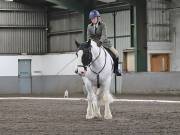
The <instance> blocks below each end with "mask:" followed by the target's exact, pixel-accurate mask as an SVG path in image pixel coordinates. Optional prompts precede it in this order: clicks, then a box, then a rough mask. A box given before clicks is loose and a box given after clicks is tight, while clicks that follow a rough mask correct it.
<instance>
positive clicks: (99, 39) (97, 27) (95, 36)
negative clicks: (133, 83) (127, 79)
mask: <svg viewBox="0 0 180 135" xmlns="http://www.w3.org/2000/svg"><path fill="white" fill-rule="evenodd" d="M89 19H90V20H91V23H90V24H89V25H88V28H87V38H88V39H92V40H94V41H95V42H96V43H97V45H98V46H101V45H103V46H104V47H105V48H106V49H107V50H109V51H110V52H112V53H113V54H114V56H115V57H114V58H113V60H114V73H115V74H116V75H117V76H121V73H120V72H119V70H118V61H119V53H118V51H117V50H116V49H115V48H114V47H113V46H112V44H111V43H110V41H109V40H108V39H107V33H106V25H105V24H104V23H103V22H102V21H101V17H100V13H99V12H98V11H97V10H92V11H91V12H90V13H89Z"/></svg>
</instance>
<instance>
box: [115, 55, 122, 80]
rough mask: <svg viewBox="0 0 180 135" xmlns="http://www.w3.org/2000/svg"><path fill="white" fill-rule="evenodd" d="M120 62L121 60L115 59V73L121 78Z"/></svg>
mask: <svg viewBox="0 0 180 135" xmlns="http://www.w3.org/2000/svg"><path fill="white" fill-rule="evenodd" d="M118 61H119V58H115V59H114V73H115V75H116V76H121V73H120V71H119V69H118Z"/></svg>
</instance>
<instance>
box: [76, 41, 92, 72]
mask: <svg viewBox="0 0 180 135" xmlns="http://www.w3.org/2000/svg"><path fill="white" fill-rule="evenodd" d="M75 43H76V46H77V48H78V49H77V52H76V55H77V59H78V61H77V69H76V71H75V72H76V73H77V74H79V75H81V76H84V75H85V72H86V70H87V66H88V65H89V64H90V63H91V61H92V53H91V40H89V41H88V42H84V43H78V42H77V41H75Z"/></svg>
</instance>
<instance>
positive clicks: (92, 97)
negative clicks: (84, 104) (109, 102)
mask: <svg viewBox="0 0 180 135" xmlns="http://www.w3.org/2000/svg"><path fill="white" fill-rule="evenodd" d="M96 89H97V88H96V87H92V88H91V91H89V94H88V102H89V103H88V104H89V107H90V108H92V113H93V117H97V118H101V113H100V108H99V105H98V100H97V95H96V94H95V93H96V91H97V90H96Z"/></svg>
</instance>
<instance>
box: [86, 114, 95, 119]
mask: <svg viewBox="0 0 180 135" xmlns="http://www.w3.org/2000/svg"><path fill="white" fill-rule="evenodd" d="M93 118H94V117H93V116H89V115H86V119H87V120H90V119H93Z"/></svg>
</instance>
